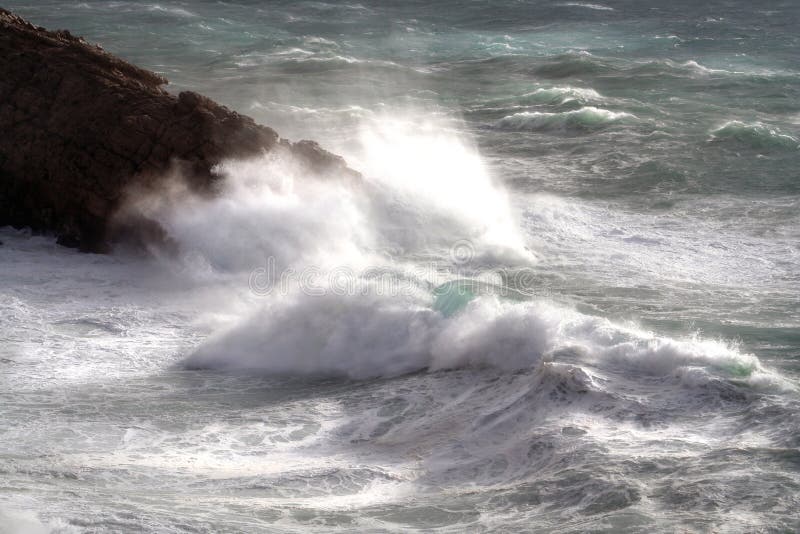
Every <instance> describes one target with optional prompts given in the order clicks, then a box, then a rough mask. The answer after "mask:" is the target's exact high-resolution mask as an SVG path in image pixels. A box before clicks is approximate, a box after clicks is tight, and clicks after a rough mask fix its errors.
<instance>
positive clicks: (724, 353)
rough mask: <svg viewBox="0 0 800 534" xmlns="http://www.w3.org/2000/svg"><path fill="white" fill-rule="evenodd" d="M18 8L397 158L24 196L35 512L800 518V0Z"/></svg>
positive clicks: (21, 284) (698, 524)
mask: <svg viewBox="0 0 800 534" xmlns="http://www.w3.org/2000/svg"><path fill="white" fill-rule="evenodd" d="M6 7H7V8H9V9H11V10H13V11H15V12H18V13H19V14H20V15H22V16H24V17H26V18H28V19H30V20H31V21H33V22H34V23H36V24H41V25H43V26H46V27H48V28H69V29H70V31H72V32H73V33H75V34H81V35H84V36H86V37H87V38H88V39H89V40H91V41H96V42H100V43H101V44H102V45H103V46H104V47H105V48H106V49H107V50H109V51H111V52H113V53H115V54H118V55H120V56H121V57H123V58H125V59H127V60H130V61H132V62H135V63H137V64H139V65H141V66H143V67H146V68H149V69H152V70H154V71H157V72H159V73H163V74H165V75H166V76H167V77H168V78H169V79H170V80H171V82H172V85H173V86H174V87H171V88H170V90H174V91H179V90H182V89H192V90H197V91H199V92H201V93H204V94H208V95H209V96H211V97H213V98H214V99H216V100H218V101H219V102H222V103H224V104H225V105H227V106H229V107H231V108H232V109H236V110H238V111H241V112H242V113H246V114H248V115H251V116H253V117H254V118H256V120H258V121H259V122H261V123H263V124H267V125H270V126H273V127H275V129H276V130H277V131H278V132H279V133H280V134H281V135H282V136H285V137H286V138H289V139H293V140H297V139H304V138H309V139H315V140H317V141H319V142H320V143H321V144H322V145H323V146H324V147H325V148H327V149H329V150H331V151H333V152H335V153H337V154H341V155H342V156H343V157H344V158H345V159H346V161H347V163H348V165H349V166H350V167H351V168H352V169H354V170H356V171H358V172H359V173H360V175H361V177H360V178H353V177H352V176H350V175H346V176H337V175H331V174H323V175H314V174H313V173H309V172H308V171H307V170H306V169H304V168H303V167H301V166H299V165H297V164H296V163H295V162H294V161H292V159H291V157H290V156H288V155H286V154H281V153H279V152H276V153H270V154H267V155H264V156H263V157H257V158H251V159H247V160H231V161H227V162H225V163H224V164H222V165H221V166H220V168H219V169H218V170H219V172H220V173H221V174H223V175H224V176H225V180H224V182H222V183H223V186H222V187H221V189H220V191H219V192H218V193H219V194H218V195H216V196H215V197H213V198H206V197H203V198H199V197H196V196H193V195H192V194H191V193H190V192H189V191H188V190H187V188H185V187H184V186H183V184H182V181H181V176H179V175H175V176H170V177H169V180H168V184H169V186H168V187H166V188H165V189H164V190H161V191H158V192H157V193H156V194H148V195H143V196H141V197H139V198H137V199H136V201H135V202H132V203H131V204H130V205H129V206H127V208H126V209H130V210H135V211H138V212H141V213H143V214H145V215H147V216H148V217H151V218H153V219H155V220H157V221H158V222H160V224H161V225H162V226H163V228H164V229H165V230H166V232H167V234H168V235H169V238H170V240H171V243H173V244H174V245H175V246H174V248H173V247H171V248H169V250H167V249H165V248H163V247H160V246H155V245H154V246H153V247H152V248H151V249H150V250H148V251H147V253H146V254H143V253H142V251H139V250H129V249H125V248H124V247H123V248H121V249H119V250H117V251H115V252H114V253H113V254H110V255H94V254H83V253H79V252H77V251H74V250H71V249H67V248H63V247H60V246H58V245H56V244H55V240H54V239H53V238H52V237H50V236H46V235H44V236H42V235H33V234H31V232H30V231H28V230H26V229H13V228H8V227H6V228H0V242H2V244H0V383H1V384H2V387H0V428H2V432H0V532H3V533H6V532H7V533H28V532H33V533H38V532H42V533H49V532H53V533H82V532H142V531H145V532H221V531H224V532H330V531H347V532H408V531H425V532H428V531H436V532H453V533H456V532H458V533H460V532H489V531H491V532H495V531H496V532H510V531H523V532H587V531H591V532H647V531H650V532H652V531H656V532H675V531H687V532H791V531H794V530H797V529H800V518H799V517H798V515H797V509H798V506H799V505H800V499H798V495H800V391H799V390H798V388H799V387H800V334H799V333H798V332H800V330H798V328H799V327H800V306H799V305H798V302H799V298H798V297H800V294H798V283H800V248H798V243H800V215H799V214H800V175H799V174H798V169H800V63H798V59H797V54H796V45H797V42H796V41H797V38H796V30H797V28H798V27H800V9H798V7H797V6H796V5H795V4H794V3H792V2H774V3H770V8H769V9H762V8H760V7H754V6H753V5H752V3H749V2H738V1H734V2H710V3H707V4H705V5H703V6H697V5H694V4H691V3H682V2H671V3H669V4H668V5H667V4H665V3H663V2H658V1H655V0H648V1H646V2H633V1H608V2H603V3H582V2H562V3H546V2H528V3H519V2H512V1H501V2H474V3H470V4H466V5H465V4H463V3H460V2H459V3H456V2H435V3H430V2H416V1H412V2H402V3H401V2H396V3H395V2H360V3H333V2H331V3H326V2H282V1H269V2H267V1H263V2H255V1H244V0H230V1H226V2H216V1H211V0H208V1H206V0H202V1H197V2H182V1H173V0H169V1H163V2H150V1H141V2H140V1H133V0H120V1H108V0H92V1H86V2H73V1H66V0H58V1H54V0H50V1H45V2H36V3H35V4H33V3H26V2H19V1H14V2H12V4H11V5H7V6H6Z"/></svg>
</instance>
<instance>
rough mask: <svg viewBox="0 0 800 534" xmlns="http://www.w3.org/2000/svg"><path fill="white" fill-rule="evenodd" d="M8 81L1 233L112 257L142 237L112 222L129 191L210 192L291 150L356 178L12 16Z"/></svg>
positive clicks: (4, 87)
mask: <svg viewBox="0 0 800 534" xmlns="http://www.w3.org/2000/svg"><path fill="white" fill-rule="evenodd" d="M0 73H1V74H0V132H2V135H0V226H4V225H13V226H16V227H23V226H29V227H31V228H32V229H33V230H34V231H48V232H53V233H55V234H56V235H57V236H58V242H59V243H61V244H63V245H66V246H73V247H79V248H80V249H81V250H85V251H95V252H99V251H106V250H108V248H109V246H110V243H111V241H112V239H113V238H114V237H119V236H130V235H131V234H134V233H136V226H137V225H136V224H133V225H132V224H131V223H130V221H128V222H126V224H125V227H124V228H115V224H113V223H112V221H115V220H117V219H118V218H114V217H113V215H114V214H115V212H117V210H118V209H119V208H120V206H121V204H122V203H123V202H124V200H125V194H126V192H128V191H130V190H131V186H135V187H136V188H139V189H141V188H154V187H156V186H157V185H158V182H159V180H162V179H163V177H164V176H165V175H166V174H168V172H167V171H170V170H173V169H177V170H178V171H180V172H181V174H182V176H183V177H184V178H185V179H186V180H187V182H188V183H189V185H190V187H192V188H193V189H195V190H197V191H207V192H210V191H211V190H212V189H213V188H211V187H210V186H211V185H212V184H213V183H214V181H215V180H217V179H218V178H219V177H218V176H216V175H215V174H214V170H213V169H214V166H215V165H216V164H217V163H219V162H220V161H221V160H223V159H225V158H230V157H247V156H255V155H258V154H260V153H262V152H264V151H269V150H272V149H274V148H276V147H284V148H288V149H289V150H290V151H291V153H292V154H294V155H295V156H296V157H297V158H298V159H299V160H301V161H302V162H304V163H305V164H306V165H307V166H308V167H309V168H310V169H311V170H313V171H315V172H320V171H322V170H323V169H327V170H335V171H337V172H344V173H346V174H350V175H357V173H354V172H353V171H350V170H349V169H347V166H346V164H345V163H344V160H342V159H341V158H339V157H338V156H334V155H333V154H330V153H329V152H326V151H325V150H323V149H322V148H320V147H319V145H317V144H316V143H314V142H312V141H300V142H298V143H294V144H291V143H288V142H286V141H280V142H279V138H278V134H277V133H276V132H275V131H274V130H272V129H271V128H267V127H265V126H260V125H258V124H256V123H255V122H254V121H253V120H252V119H250V118H249V117H245V116H243V115H239V114H238V113H236V112H234V111H231V110H229V109H228V108H226V107H224V106H221V105H219V104H216V103H215V102H213V101H212V100H210V99H208V98H206V97H204V96H201V95H199V94H197V93H193V92H183V93H180V94H179V95H177V96H175V95H172V94H170V93H168V92H167V91H166V90H165V89H164V88H163V85H165V84H166V83H167V80H166V79H164V78H163V77H162V76H160V75H158V74H156V73H153V72H150V71H147V70H144V69H141V68H139V67H136V66H134V65H131V64H130V63H127V62H125V61H123V60H121V59H119V58H116V57H114V56H113V55H111V54H109V53H107V52H105V51H104V50H103V49H102V48H100V47H99V46H96V45H91V44H89V43H87V42H86V41H85V40H83V39H82V38H79V37H74V36H72V35H71V34H70V33H69V32H68V31H65V30H60V31H55V32H51V31H47V30H45V29H43V28H39V27H36V26H33V25H32V24H30V23H28V22H26V21H25V20H23V19H22V18H20V17H18V16H16V15H13V14H12V13H9V12H8V11H5V10H3V9H0ZM139 226H140V227H141V228H142V231H143V233H144V234H145V235H150V236H153V235H157V234H158V233H159V231H158V230H157V229H155V228H153V227H152V225H151V224H150V223H146V222H144V221H141V224H140V225H139Z"/></svg>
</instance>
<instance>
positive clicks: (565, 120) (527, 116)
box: [497, 106, 636, 131]
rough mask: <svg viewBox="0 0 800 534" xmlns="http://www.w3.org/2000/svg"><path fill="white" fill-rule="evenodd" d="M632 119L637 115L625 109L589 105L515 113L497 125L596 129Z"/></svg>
mask: <svg viewBox="0 0 800 534" xmlns="http://www.w3.org/2000/svg"><path fill="white" fill-rule="evenodd" d="M631 119H636V116H635V115H632V114H630V113H626V112H624V111H609V110H607V109H602V108H596V107H594V106H587V107H583V108H580V109H577V110H573V111H564V112H560V113H548V112H542V111H523V112H520V113H514V114H513V115H509V116H507V117H503V118H502V119H500V120H499V121H498V122H497V127H499V128H504V129H512V130H532V131H549V130H576V131H595V130H600V129H602V128H606V127H608V126H611V125H613V124H617V123H620V122H624V121H629V120H631Z"/></svg>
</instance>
